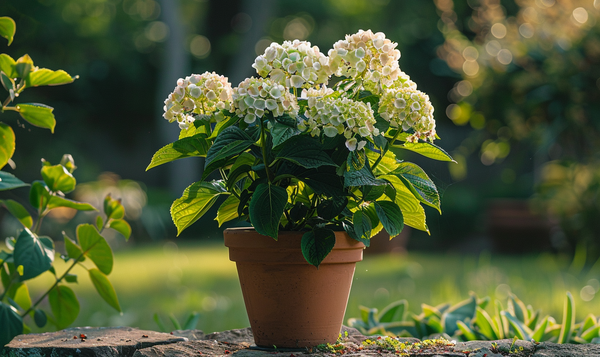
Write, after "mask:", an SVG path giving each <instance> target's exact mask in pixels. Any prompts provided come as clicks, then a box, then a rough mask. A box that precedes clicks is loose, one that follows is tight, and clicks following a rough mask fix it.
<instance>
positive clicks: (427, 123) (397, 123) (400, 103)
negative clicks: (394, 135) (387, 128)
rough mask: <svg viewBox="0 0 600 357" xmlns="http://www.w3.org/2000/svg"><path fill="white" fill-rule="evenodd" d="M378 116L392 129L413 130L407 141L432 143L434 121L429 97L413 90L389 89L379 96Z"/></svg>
mask: <svg viewBox="0 0 600 357" xmlns="http://www.w3.org/2000/svg"><path fill="white" fill-rule="evenodd" d="M379 115H381V117H382V118H383V119H385V120H387V121H389V122H390V125H391V126H392V127H394V128H402V130H403V131H407V130H409V129H411V128H412V129H413V130H414V134H413V135H411V136H410V137H409V138H408V141H412V142H416V141H417V140H418V139H424V140H430V141H433V139H434V138H435V120H434V119H433V106H432V105H431V102H430V100H429V96H428V95H427V94H425V93H423V92H421V91H418V90H416V89H414V88H391V89H387V90H385V91H384V92H383V94H382V95H381V99H380V101H379Z"/></svg>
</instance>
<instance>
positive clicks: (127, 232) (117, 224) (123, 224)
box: [108, 219, 131, 240]
mask: <svg viewBox="0 0 600 357" xmlns="http://www.w3.org/2000/svg"><path fill="white" fill-rule="evenodd" d="M108 226H109V227H110V228H112V229H114V230H115V231H117V232H119V233H121V234H122V235H123V237H125V240H129V237H130V236H131V226H130V225H129V223H127V221H126V220H124V219H115V220H111V221H110V223H109V225H108Z"/></svg>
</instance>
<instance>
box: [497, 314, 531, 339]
mask: <svg viewBox="0 0 600 357" xmlns="http://www.w3.org/2000/svg"><path fill="white" fill-rule="evenodd" d="M501 314H502V316H504V317H506V319H507V320H508V323H509V324H510V326H511V327H512V330H513V331H515V335H516V336H517V337H518V338H519V339H521V340H525V341H530V340H531V335H532V331H531V330H530V329H529V327H527V325H525V323H523V321H521V320H519V319H518V318H516V317H515V316H513V315H512V314H511V313H510V312H508V311H502V312H501Z"/></svg>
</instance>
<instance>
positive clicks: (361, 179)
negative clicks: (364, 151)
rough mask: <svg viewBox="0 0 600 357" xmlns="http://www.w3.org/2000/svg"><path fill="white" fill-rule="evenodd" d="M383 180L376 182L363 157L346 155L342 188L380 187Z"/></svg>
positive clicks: (352, 154)
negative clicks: (346, 160)
mask: <svg viewBox="0 0 600 357" xmlns="http://www.w3.org/2000/svg"><path fill="white" fill-rule="evenodd" d="M385 184H386V182H385V181H384V180H378V179H376V178H375V176H374V175H373V172H372V171H371V167H370V165H369V161H368V160H367V159H366V157H365V156H364V155H356V154H354V153H351V154H350V155H348V162H347V167H346V171H345V172H344V187H350V186H381V185H385Z"/></svg>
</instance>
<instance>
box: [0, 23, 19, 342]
mask: <svg viewBox="0 0 600 357" xmlns="http://www.w3.org/2000/svg"><path fill="white" fill-rule="evenodd" d="M16 31H17V25H16V24H15V21H14V20H13V19H11V18H10V17H7V16H2V17H0V36H2V37H4V38H5V39H7V40H8V45H9V46H10V44H11V43H12V41H13V38H14V37H15V32H16ZM0 346H4V344H0Z"/></svg>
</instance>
